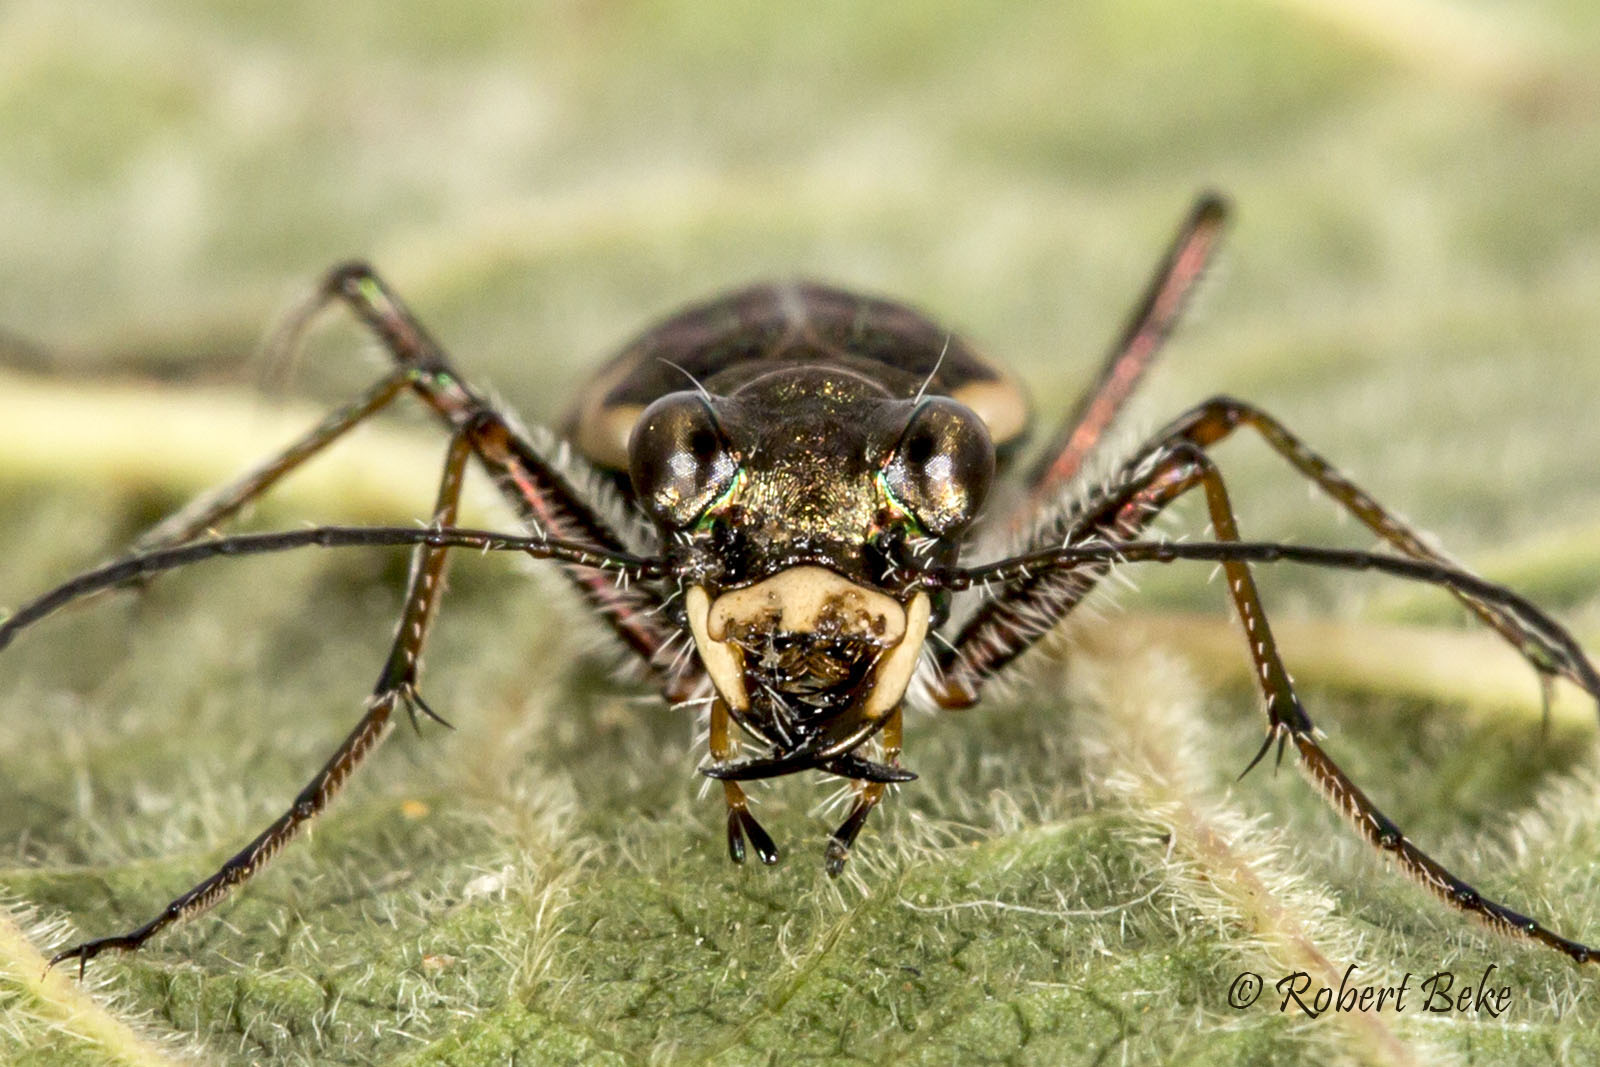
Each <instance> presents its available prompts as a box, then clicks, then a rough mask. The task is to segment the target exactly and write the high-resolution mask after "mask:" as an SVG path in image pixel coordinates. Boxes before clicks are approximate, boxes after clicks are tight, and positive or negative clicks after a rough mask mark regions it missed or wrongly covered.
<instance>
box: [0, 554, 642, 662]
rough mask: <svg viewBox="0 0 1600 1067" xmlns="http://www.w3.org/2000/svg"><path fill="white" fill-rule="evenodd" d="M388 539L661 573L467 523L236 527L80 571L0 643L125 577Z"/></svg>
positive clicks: (636, 561)
mask: <svg viewBox="0 0 1600 1067" xmlns="http://www.w3.org/2000/svg"><path fill="white" fill-rule="evenodd" d="M393 545H431V546H433V547H434V548H477V549H481V550H483V551H485V552H525V553H527V554H528V555H530V556H532V557H533V558H535V559H554V560H557V561H559V562H562V563H569V564H572V565H574V566H579V567H593V568H595V569H597V570H604V569H607V568H615V569H616V570H617V571H619V572H621V573H624V574H627V575H629V576H630V577H632V578H634V579H650V578H660V577H662V576H663V575H664V574H665V573H666V569H665V565H664V564H663V563H662V562H661V561H660V560H655V559H644V558H642V557H639V556H633V555H629V554H627V553H625V552H613V551H609V550H606V549H599V548H594V547H592V546H590V545H585V544H580V543H578V542H576V541H562V540H558V539H556V538H552V537H524V536H521V535H517V534H503V533H495V532H494V531H492V530H471V529H465V528H462V527H456V526H424V527H415V526H313V527H310V528H308V529H304V530H281V531H277V532H274V533H255V534H238V535H235V536H233V537H218V538H213V539H211V540H207V541H195V542H191V543H189V544H185V545H178V546H177V547H175V548H162V549H156V550H154V551H151V552H141V553H138V554H137V555H132V556H127V557H125V558H123V559H120V560H117V561H115V562H113V563H108V564H106V565H105V566H103V567H98V568H96V569H94V570H92V571H87V572H85V573H83V574H80V575H79V576H78V577H76V578H73V579H71V580H70V581H67V582H63V583H62V584H61V585H58V586H56V587H55V588H54V589H52V590H50V591H49V592H48V593H45V594H44V595H43V596H40V597H37V598H35V599H34V600H32V601H30V602H29V603H27V604H24V605H23V606H22V607H21V608H19V609H18V610H17V612H16V614H14V615H10V616H8V617H6V618H5V619H4V620H3V621H0V649H3V648H5V647H6V646H7V645H9V644H10V643H11V642H12V640H13V639H14V638H15V637H16V635H17V633H18V632H19V631H21V630H23V629H24V628H26V627H28V626H31V625H32V624H34V623H36V622H38V621H39V620H40V619H42V618H44V617H45V616H46V615H51V614H54V613H55V612H56V611H57V610H59V609H61V608H63V607H65V606H66V605H68V604H70V603H72V602H73V601H75V600H81V599H82V598H84V597H86V596H89V595H91V594H93V593H98V592H101V591H102V590H105V589H111V588H114V587H116V586H119V585H123V584H125V583H127V582H131V581H135V580H137V579H140V578H145V577H148V576H149V575H152V574H157V573H159V572H161V571H170V570H176V569H178V568H179V567H187V566H189V565H190V564H192V563H201V562H203V561H205V560H208V559H216V558H218V557H220V556H256V555H262V554H265V553H268V552H287V551H290V550H292V549H296V548H308V547H313V546H315V547H318V548H355V547H369V548H370V547H379V546H393Z"/></svg>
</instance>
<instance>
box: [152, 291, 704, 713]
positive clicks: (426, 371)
mask: <svg viewBox="0 0 1600 1067" xmlns="http://www.w3.org/2000/svg"><path fill="white" fill-rule="evenodd" d="M335 302H341V303H343V304H345V305H346V306H348V307H349V308H350V310H351V311H352V312H353V313H354V314H355V316H356V317H357V318H358V319H360V321H361V322H362V323H363V324H365V325H366V326H367V327H368V328H369V329H371V330H372V331H373V333H374V334H376V335H377V337H378V339H379V340H380V341H381V342H382V343H383V346H384V348H385V349H387V350H388V352H389V354H390V356H391V357H392V358H393V360H394V362H395V369H394V370H393V371H391V372H390V373H389V374H388V375H386V376H385V377H383V378H382V379H380V380H379V381H378V382H377V383H376V384H375V385H373V386H372V388H370V389H369V390H367V391H366V392H365V393H363V394H362V395H361V396H360V397H359V398H357V399H356V400H355V401H353V402H351V403H350V404H347V405H345V406H343V407H341V408H338V409H337V410H335V411H334V412H333V413H332V414H330V415H329V416H328V417H327V418H325V419H324V420H323V421H322V422H321V423H319V424H318V425H317V426H316V427H314V428H313V429H312V430H311V431H310V432H308V433H307V434H306V435H305V436H304V437H302V438H301V439H299V440H298V441H295V442H294V443H293V444H291V445H290V446H289V447H288V448H286V449H285V450H284V451H283V452H281V453H279V454H278V455H276V456H273V457H272V458H270V459H268V460H267V461H265V462H264V463H262V464H261V465H260V466H258V467H257V468H255V469H254V470H252V471H250V472H248V473H246V474H244V475H242V476H241V477H239V478H238V479H236V480H235V481H233V482H231V483H229V484H227V485H225V486H223V487H222V488H221V489H218V490H215V491H213V492H211V493H208V494H206V495H204V496H202V497H200V498H199V499H197V500H196V501H195V502H194V503H192V504H190V505H188V506H186V507H184V508H183V509H181V510H180V511H178V512H176V513H175V514H173V515H172V516H170V517H169V518H167V519H165V520H163V521H162V522H160V523H159V524H157V525H156V526H155V527H153V528H152V529H151V530H149V531H148V532H147V533H145V534H144V536H142V537H141V538H140V539H139V540H138V542H137V543H136V544H135V546H134V551H136V552H137V551H147V550H151V549H156V548H162V547H167V546H170V545H176V544H181V543H183V542H184V541H187V540H189V539H190V538H193V537H196V536H199V535H200V534H201V533H203V532H204V531H206V530H207V529H209V528H211V527H212V526H213V525H214V524H216V523H219V522H221V521H223V520H225V519H228V518H230V517H232V516H233V515H234V514H236V513H237V512H238V511H239V510H240V509H241V508H242V507H244V506H245V505H246V504H248V503H249V502H250V501H252V500H254V499H256V498H257V497H259V496H260V495H262V494H263V493H265V492H267V491H268V490H269V489H271V488H272V486H273V485H275V484H276V483H277V482H278V480H279V479H281V478H283V477H284V476H285V475H287V474H289V473H290V472H291V471H293V470H295V469H296V468H297V467H299V466H300V465H301V464H302V463H304V462H306V461H307V460H309V459H311V458H312V457H313V456H315V455H316V454H318V453H319V452H321V451H322V450H323V449H324V448H326V447H327V446H328V445H330V444H332V443H333V442H335V441H336V440H338V439H339V438H340V437H341V436H343V435H344V433H346V432H347V431H348V430H350V429H351V428H353V427H354V426H356V425H358V424H359V423H360V422H362V421H363V420H365V419H367V418H368V417H370V416H371V415H373V414H375V413H376V412H378V411H380V410H382V409H383V408H384V407H386V406H388V404H389V403H390V402H392V401H393V399H394V398H395V396H397V395H398V394H399V393H400V392H401V391H402V390H403V389H405V388H407V387H409V388H410V390H411V392H412V393H414V394H415V395H416V396H417V397H419V398H420V399H421V400H422V401H423V403H425V404H426V405H427V406H428V407H429V408H431V409H432V410H433V411H434V412H435V413H436V414H437V415H438V416H439V417H440V418H441V419H442V420H443V421H444V422H445V423H446V425H448V426H449V427H451V428H452V430H453V431H461V430H464V429H465V428H467V427H469V426H470V427H473V429H472V432H471V433H470V434H469V435H468V437H469V440H470V443H471V445H472V449H473V452H474V454H475V455H476V456H477V459H478V461H479V462H480V463H481V464H482V466H483V467H484V468H485V469H486V470H487V471H488V473H489V475H490V477H491V478H492V479H493V481H494V483H495V485H496V486H497V488H499V490H500V491H501V494H502V495H503V496H504V497H505V498H506V500H507V501H508V502H509V503H510V505H511V507H512V508H513V510H515V511H516V513H517V514H518V515H519V517H521V519H522V520H523V521H524V523H526V524H527V525H528V526H529V527H531V528H532V529H534V530H536V531H537V532H540V533H544V534H548V535H549V536H551V537H552V538H556V539H561V540H569V541H578V542H587V543H589V544H592V545H594V546H595V547H597V548H600V549H603V550H606V551H613V552H625V551H630V550H637V549H639V548H644V549H645V550H646V551H648V550H649V549H650V548H653V546H650V545H645V544H644V543H643V541H642V540H641V538H639V537H637V536H635V537H628V536H625V530H624V529H623V528H624V527H625V526H626V524H627V523H628V522H629V521H631V518H630V517H629V515H628V513H627V511H626V509H625V508H623V507H622V506H621V505H620V503H619V502H617V501H615V500H614V499H612V498H611V494H612V491H611V488H610V487H609V486H607V485H605V484H604V483H603V482H602V481H601V480H600V479H598V478H591V477H587V475H588V474H590V473H592V472H587V471H583V470H581V469H575V470H573V471H571V472H566V473H564V472H562V471H560V470H558V469H557V466H558V464H557V463H556V462H555V461H553V460H552V459H550V458H549V456H550V455H551V454H557V455H559V454H560V451H561V450H560V449H559V447H558V446H556V445H554V444H553V443H552V444H549V445H548V447H544V448H541V447H537V446H536V444H535V443H534V440H533V439H532V438H530V437H529V436H526V435H524V434H522V433H519V432H518V431H517V430H515V429H514V428H513V427H512V424H511V422H510V420H509V419H508V418H507V417H506V416H504V415H502V414H501V413H500V412H499V411H498V410H497V409H496V408H495V406H494V405H493V404H492V403H490V402H489V401H488V400H486V399H484V398H483V397H482V396H481V395H480V394H479V393H477V392H476V391H474V390H473V389H472V388H471V387H470V386H469V385H468V384H467V383H466V382H465V381H464V380H463V379H462V378H461V376H460V375H459V374H457V373H456V371H455V369H454V367H453V366H452V365H451V363H450V361H449V358H448V357H447V356H446V355H445V353H444V351H443V349H441V348H440V346H439V345H438V343H437V342H435V341H434V340H433V338H432V337H431V336H430V335H429V334H428V332H427V331H426V330H425V329H423V327H422V326H421V324H420V323H418V322H417V320H416V318H415V317H414V316H413V315H412V314H411V312H410V311H409V310H408V309H407V308H406V306H405V305H404V304H403V303H402V302H401V301H400V299H399V298H398V297H397V296H395V295H394V293H393V292H391V291H390V289H389V288H388V286H387V285H385V284H384V282H383V280H382V279H381V278H379V277H378V275H377V274H376V273H375V272H373V270H372V269H371V268H370V267H368V266H367V265H365V264H362V263H348V264H344V265H341V266H339V267H335V268H334V269H333V270H331V271H329V272H328V273H327V275H326V276H325V277H324V278H323V281H322V283H321V284H320V285H319V287H318V288H317V291H316V292H315V293H314V294H313V295H312V297H311V298H310V299H309V300H308V301H306V302H305V303H304V304H303V305H302V306H301V307H300V308H298V309H297V310H296V311H295V312H293V313H291V315H290V316H289V317H288V318H287V319H286V320H285V322H284V324H283V326H282V327H280V328H279V330H278V331H277V333H276V334H275V336H274V337H273V339H272V341H271V342H270V343H269V346H268V348H269V351H272V352H277V353H287V352H290V351H292V350H293V348H294V347H295V346H296V345H297V344H298V343H299V340H300V338H301V336H302V335H303V334H304V333H305V331H306V330H307V329H308V328H309V327H310V325H311V323H312V322H313V320H314V319H315V318H316V317H317V315H318V314H319V313H320V312H321V311H322V310H324V309H325V308H327V307H328V306H329V305H330V304H333V303H335ZM569 475H570V476H569ZM579 484H582V486H583V488H584V489H585V490H586V491H587V495H588V497H589V498H590V499H585V493H583V492H580V491H579V488H577V486H578V485H579ZM625 542H635V543H631V544H630V543H625ZM563 570H564V572H565V573H566V575H567V577H568V578H569V580H571V581H572V583H573V584H574V585H575V586H577V588H578V591H579V593H580V595H581V596H582V597H583V599H584V600H585V601H586V602H587V603H588V604H589V605H590V606H591V607H592V608H594V609H595V610H596V611H597V613H599V614H600V615H601V617H602V618H604V619H605V620H606V623H607V624H608V625H609V626H610V627H611V628H612V629H613V630H614V631H615V632H616V634H617V636H618V637H619V638H621V640H622V641H623V642H624V643H625V644H626V645H627V646H628V647H629V648H630V649H631V650H633V651H634V652H635V653H636V654H637V655H638V656H639V658H640V659H641V660H642V661H643V662H644V663H645V664H646V665H647V669H648V670H649V671H650V672H651V674H652V676H653V678H654V679H655V681H656V682H657V683H658V684H659V685H660V686H661V687H662V688H663V690H664V691H666V692H667V693H668V695H669V698H670V699H674V700H677V699H681V698H682V697H683V696H684V695H686V694H687V692H688V690H690V689H692V688H693V686H694V683H695V682H697V681H698V664H697V663H696V662H695V661H694V660H692V659H689V660H684V661H674V660H673V659H672V656H671V654H670V649H669V643H670V641H671V639H672V637H673V635H674V633H675V632H676V628H675V627H674V626H673V625H672V624H671V622H670V620H668V619H665V618H663V617H662V612H661V608H662V606H663V597H662V596H661V595H660V594H659V593H658V592H657V591H656V590H655V589H654V588H653V587H651V586H639V585H633V586H626V587H623V586H619V585H617V584H616V583H615V582H614V581H613V580H612V577H611V576H608V575H603V574H600V573H598V572H596V571H595V570H593V569H592V568H583V567H574V566H565V565H563Z"/></svg>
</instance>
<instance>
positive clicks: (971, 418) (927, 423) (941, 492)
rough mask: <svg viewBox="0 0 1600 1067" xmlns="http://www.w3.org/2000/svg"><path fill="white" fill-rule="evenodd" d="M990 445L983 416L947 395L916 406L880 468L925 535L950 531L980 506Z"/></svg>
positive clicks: (990, 471) (989, 470) (990, 468)
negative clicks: (981, 417) (926, 532)
mask: <svg viewBox="0 0 1600 1067" xmlns="http://www.w3.org/2000/svg"><path fill="white" fill-rule="evenodd" d="M993 477H994V443H993V442H992V441H991V440H990V439H989V431H988V429H987V428H986V427H985V426H984V424H983V420H981V419H979V418H978V416H977V415H975V414H973V413H972V412H971V411H970V410H968V409H967V408H966V407H965V406H963V405H961V404H959V403H957V402H956V401H954V400H951V399H949V398H947V397H934V398H932V399H930V400H928V401H926V402H924V403H923V404H921V405H919V406H918V407H917V409H916V411H914V412H912V414H911V418H910V420H909V421H908V422H907V423H906V428H905V431H904V432H903V433H902V434H901V435H900V440H899V442H898V443H897V444H896V445H895V447H894V451H893V452H892V453H891V454H890V456H889V459H888V461H887V462H886V463H885V464H884V466H883V482H884V485H885V486H886V487H887V488H888V490H889V492H890V494H892V495H893V497H894V499H895V502H896V503H898V504H899V505H900V506H901V507H903V508H905V509H906V510H907V511H909V512H910V513H911V515H912V517H914V518H915V519H916V520H917V522H918V523H920V524H921V525H922V527H923V528H924V529H926V530H927V531H928V532H929V533H933V534H947V533H952V532H954V531H956V530H959V529H961V527H963V526H965V525H967V524H968V523H970V522H971V521H972V520H973V518H975V517H976V516H977V514H978V509H979V508H980V507H982V506H983V500H984V497H985V496H987V495H988V492H989V481H990V479H992V478H993Z"/></svg>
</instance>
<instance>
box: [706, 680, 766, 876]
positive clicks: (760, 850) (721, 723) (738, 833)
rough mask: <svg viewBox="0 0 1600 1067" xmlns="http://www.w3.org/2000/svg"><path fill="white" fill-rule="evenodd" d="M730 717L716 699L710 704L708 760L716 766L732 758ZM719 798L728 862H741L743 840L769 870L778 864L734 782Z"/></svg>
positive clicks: (745, 797) (746, 799) (726, 787)
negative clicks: (724, 814) (725, 821)
mask: <svg viewBox="0 0 1600 1067" xmlns="http://www.w3.org/2000/svg"><path fill="white" fill-rule="evenodd" d="M732 722H733V719H732V716H731V715H729V714H728V705H727V704H726V703H724V702H723V699H722V698H721V697H720V696H719V697H716V698H715V699H714V700H712V702H711V729H710V733H711V736H710V747H711V758H712V759H714V760H716V761H717V762H719V763H722V762H726V761H727V760H728V759H730V758H732V756H733V755H734V753H735V751H736V746H735V745H734V743H733V730H732ZM722 796H723V798H724V800H726V802H727V805H728V858H729V859H731V860H733V862H735V863H743V862H744V839H745V837H746V836H748V837H749V838H750V844H751V845H753V846H755V850H756V855H757V856H760V857H761V862H762V863H765V864H767V865H768V866H771V865H772V864H774V863H777V862H778V846H777V845H775V844H774V843H773V841H772V837H771V835H769V834H768V833H767V831H766V830H764V829H762V826H761V824H760V823H759V822H757V821H756V817H755V816H754V815H752V814H750V798H749V797H747V796H746V795H745V791H744V787H743V786H741V785H740V784H739V783H738V782H733V781H725V782H723V783H722Z"/></svg>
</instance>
